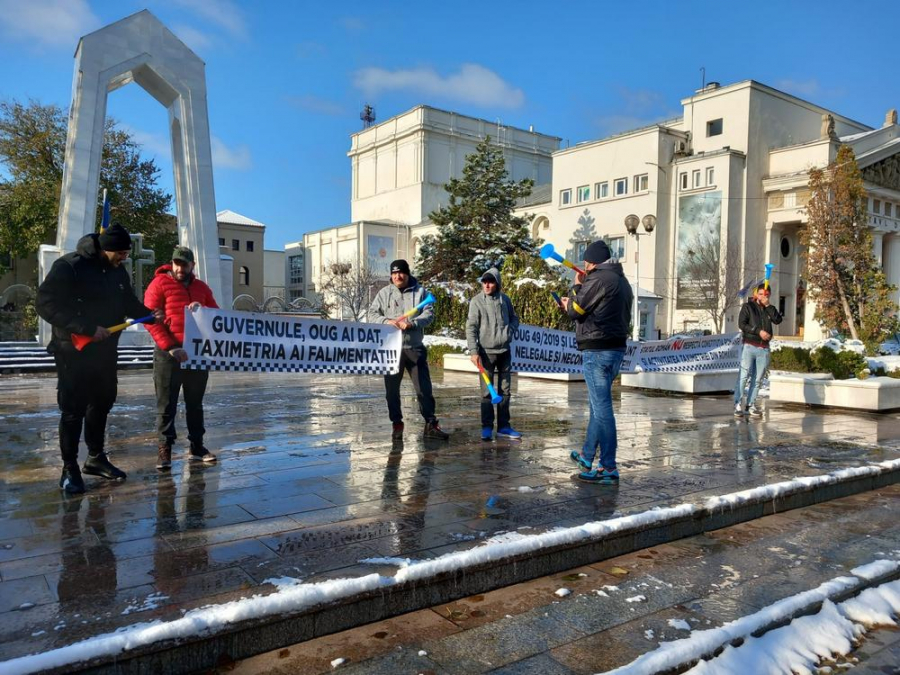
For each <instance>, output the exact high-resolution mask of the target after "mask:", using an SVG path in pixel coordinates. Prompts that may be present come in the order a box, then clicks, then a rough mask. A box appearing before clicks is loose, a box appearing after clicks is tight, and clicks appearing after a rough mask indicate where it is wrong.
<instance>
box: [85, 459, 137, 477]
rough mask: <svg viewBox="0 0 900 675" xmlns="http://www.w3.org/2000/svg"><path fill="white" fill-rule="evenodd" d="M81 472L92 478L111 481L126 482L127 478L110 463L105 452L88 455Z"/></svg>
mask: <svg viewBox="0 0 900 675" xmlns="http://www.w3.org/2000/svg"><path fill="white" fill-rule="evenodd" d="M81 470H82V471H83V472H84V473H87V474H90V475H92V476H101V477H103V478H107V479H109V480H125V478H126V475H125V472H124V471H122V469H120V468H118V467H117V466H115V465H114V464H113V463H112V462H110V461H109V458H108V457H107V456H106V453H105V452H100V453H98V454H96V455H88V458H87V459H86V460H84V466H82V467H81Z"/></svg>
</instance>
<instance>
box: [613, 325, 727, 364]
mask: <svg viewBox="0 0 900 675" xmlns="http://www.w3.org/2000/svg"><path fill="white" fill-rule="evenodd" d="M740 365H741V334H740V333H729V334H727V335H703V336H700V337H689V338H670V339H668V340H656V341H653V342H640V343H637V344H635V343H632V342H629V343H628V349H627V350H626V356H625V360H624V361H623V362H622V372H623V373H642V372H643V373H699V372H709V371H713V370H737V369H738V368H739V367H740Z"/></svg>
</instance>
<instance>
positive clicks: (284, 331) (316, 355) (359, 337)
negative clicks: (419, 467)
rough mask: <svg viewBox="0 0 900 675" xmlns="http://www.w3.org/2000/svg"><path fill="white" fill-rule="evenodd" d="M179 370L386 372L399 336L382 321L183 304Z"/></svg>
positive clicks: (395, 359) (395, 358) (392, 365)
mask: <svg viewBox="0 0 900 675" xmlns="http://www.w3.org/2000/svg"><path fill="white" fill-rule="evenodd" d="M184 317H185V320H184V349H185V350H186V351H187V353H188V360H187V361H186V362H185V363H184V364H182V367H183V368H190V369H193V370H249V371H279V372H282V371H304V372H314V373H357V374H366V375H387V374H392V373H396V372H397V371H398V370H399V362H400V350H401V347H402V341H403V335H402V333H401V332H400V330H398V329H397V328H395V327H393V326H388V325H385V324H375V323H349V322H345V321H325V320H321V319H311V318H308V317H304V318H299V317H293V316H280V315H272V314H254V313H251V312H233V311H228V310H224V309H208V308H201V309H199V310H197V311H196V312H192V311H190V310H189V309H187V308H185V313H184Z"/></svg>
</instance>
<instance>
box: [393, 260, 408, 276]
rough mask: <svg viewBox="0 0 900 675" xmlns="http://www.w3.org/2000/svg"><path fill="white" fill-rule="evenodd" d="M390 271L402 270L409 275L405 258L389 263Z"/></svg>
mask: <svg viewBox="0 0 900 675" xmlns="http://www.w3.org/2000/svg"><path fill="white" fill-rule="evenodd" d="M391 272H403V274H406V275H409V263H408V262H406V261H405V260H402V259H401V260H395V261H394V262H392V263H391Z"/></svg>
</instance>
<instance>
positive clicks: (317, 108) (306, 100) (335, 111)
mask: <svg viewBox="0 0 900 675" xmlns="http://www.w3.org/2000/svg"><path fill="white" fill-rule="evenodd" d="M286 98H287V102H288V103H290V104H291V105H292V106H295V107H297V108H301V109H303V110H308V111H309V112H313V113H316V114H318V115H329V116H331V117H340V116H341V115H344V114H346V110H345V109H344V106H342V105H341V104H340V103H337V102H336V101H329V100H328V99H325V98H320V97H318V96H314V95H313V94H304V95H302V96H287V97H286Z"/></svg>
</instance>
